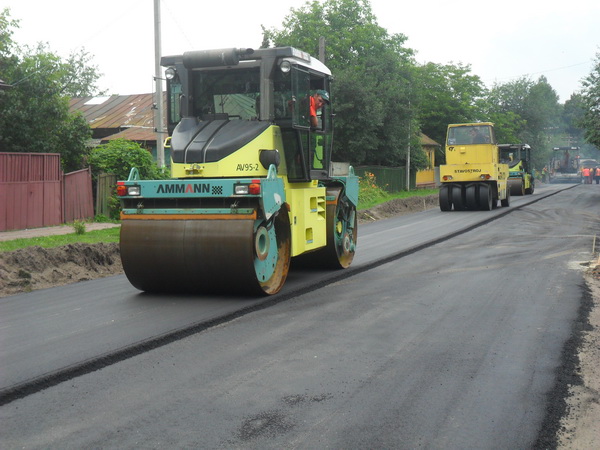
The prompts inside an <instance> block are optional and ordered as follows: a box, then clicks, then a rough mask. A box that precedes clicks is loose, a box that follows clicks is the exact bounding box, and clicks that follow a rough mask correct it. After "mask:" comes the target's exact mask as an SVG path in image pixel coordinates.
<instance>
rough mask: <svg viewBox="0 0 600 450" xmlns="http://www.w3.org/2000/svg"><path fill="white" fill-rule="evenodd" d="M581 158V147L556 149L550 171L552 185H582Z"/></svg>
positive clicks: (553, 152)
mask: <svg viewBox="0 0 600 450" xmlns="http://www.w3.org/2000/svg"><path fill="white" fill-rule="evenodd" d="M580 158H581V157H580V155H579V147H554V149H553V151H552V160H551V161H550V168H549V169H550V170H549V171H548V177H549V178H548V179H549V181H550V183H581V181H582V174H581V169H582V168H583V167H582V166H581V164H580Z"/></svg>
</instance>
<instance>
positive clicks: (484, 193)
mask: <svg viewBox="0 0 600 450" xmlns="http://www.w3.org/2000/svg"><path fill="white" fill-rule="evenodd" d="M478 200H479V201H478V203H479V208H480V209H481V210H483V211H491V210H492V190H491V189H490V187H489V186H488V185H487V184H482V185H481V186H479V196H478Z"/></svg>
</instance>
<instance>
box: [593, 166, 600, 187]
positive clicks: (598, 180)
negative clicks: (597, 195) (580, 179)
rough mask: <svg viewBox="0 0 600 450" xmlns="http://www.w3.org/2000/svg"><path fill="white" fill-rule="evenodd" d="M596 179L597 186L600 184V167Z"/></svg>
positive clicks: (597, 168)
mask: <svg viewBox="0 0 600 450" xmlns="http://www.w3.org/2000/svg"><path fill="white" fill-rule="evenodd" d="M594 178H595V179H596V184H600V166H598V167H596V173H595V175H594Z"/></svg>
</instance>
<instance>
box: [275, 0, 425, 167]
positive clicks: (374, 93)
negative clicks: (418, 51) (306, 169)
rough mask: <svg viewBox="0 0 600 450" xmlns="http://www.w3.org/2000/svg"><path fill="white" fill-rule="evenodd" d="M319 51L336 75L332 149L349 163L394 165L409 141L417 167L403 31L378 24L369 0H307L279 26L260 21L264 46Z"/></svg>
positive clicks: (410, 72)
mask: <svg viewBox="0 0 600 450" xmlns="http://www.w3.org/2000/svg"><path fill="white" fill-rule="evenodd" d="M321 36H324V37H325V38H326V47H325V59H326V63H327V65H328V66H329V68H330V69H331V70H332V72H333V74H334V76H335V82H334V83H333V85H332V98H333V100H334V107H335V113H336V139H335V143H334V145H335V149H334V152H335V155H336V157H337V158H342V159H348V160H350V161H352V162H353V163H354V164H388V165H399V164H401V163H403V161H404V160H405V158H406V150H407V148H408V143H409V139H410V141H411V149H412V150H411V153H413V152H414V153H413V155H412V156H413V157H411V161H412V163H411V166H413V167H415V168H418V165H419V164H421V162H422V161H423V158H419V157H418V153H419V140H418V131H419V130H418V127H417V125H416V120H415V118H414V117H413V114H412V110H411V108H410V105H411V95H412V94H411V89H410V86H411V84H412V77H413V75H414V71H413V70H412V67H413V66H414V62H413V51H412V50H411V49H408V48H405V47H404V42H405V41H406V37H405V36H404V35H402V34H393V35H389V34H388V33H387V31H386V30H385V29H383V28H382V27H380V26H379V25H378V24H377V21H376V18H375V16H374V15H373V13H372V11H371V6H370V3H369V2H368V0H325V1H323V2H322V3H320V2H317V1H313V2H308V3H306V4H305V5H304V6H303V7H301V8H298V9H294V8H292V9H291V13H290V14H289V15H288V16H287V17H286V18H285V20H284V23H283V26H282V28H281V30H277V29H271V30H266V29H264V28H263V46H268V45H271V44H273V45H275V46H288V45H289V46H293V47H296V48H299V49H301V50H304V51H306V52H308V53H311V54H312V55H317V54H318V50H319V38H320V37H321Z"/></svg>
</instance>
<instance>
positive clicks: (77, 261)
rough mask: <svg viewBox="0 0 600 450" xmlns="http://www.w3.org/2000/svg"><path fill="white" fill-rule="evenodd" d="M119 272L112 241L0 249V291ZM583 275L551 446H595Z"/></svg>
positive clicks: (599, 289) (591, 281)
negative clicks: (572, 351)
mask: <svg viewBox="0 0 600 450" xmlns="http://www.w3.org/2000/svg"><path fill="white" fill-rule="evenodd" d="M437 207H438V199H437V195H430V196H424V197H412V198H408V199H396V200H393V201H390V202H387V203H384V204H381V205H378V206H376V207H374V208H371V209H367V210H363V211H359V213H358V220H359V223H363V224H364V223H369V222H374V221H376V220H381V219H386V218H390V217H395V216H399V215H403V214H410V213H414V212H419V211H425V210H428V209H432V208H437ZM121 273H123V267H122V265H121V258H120V255H119V245H118V244H116V243H113V244H95V245H90V244H71V245H66V246H63V247H56V248H52V249H45V248H42V247H30V248H25V249H21V250H16V251H13V252H6V253H0V297H6V296H9V295H14V294H20V293H24V292H30V291H32V290H37V289H45V288H50V287H55V286H61V285H65V284H71V283H77V282H79V281H86V280H92V279H96V278H101V277H106V276H110V275H117V274H121ZM585 280H586V284H587V287H588V289H589V293H590V294H589V295H590V296H591V302H592V304H591V307H590V308H589V311H588V313H587V314H586V317H584V318H583V319H582V323H583V325H582V329H583V331H581V332H580V334H579V336H578V338H579V340H580V343H579V345H578V352H577V354H576V355H575V356H574V357H575V363H574V366H575V369H574V370H575V372H576V373H571V374H567V375H568V380H569V381H565V382H564V383H567V382H570V383H571V384H569V385H568V386H567V387H565V386H562V387H561V389H560V390H562V388H565V389H568V396H567V398H566V400H564V399H562V398H561V399H560V401H561V402H564V401H566V406H565V405H564V403H563V407H562V408H563V409H564V410H565V411H566V414H565V415H564V416H563V417H562V419H561V420H560V424H559V427H558V428H559V432H558V434H557V435H556V436H555V437H551V438H550V441H551V442H552V445H551V447H555V446H558V448H560V449H591V448H600V420H599V418H600V307H599V305H598V303H599V299H600V266H599V265H597V264H596V263H592V264H591V266H590V268H589V269H588V270H587V271H586V273H585ZM571 357H573V356H571ZM559 378H561V377H559ZM572 380H576V382H572ZM550 408H553V405H551V406H550Z"/></svg>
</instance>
